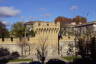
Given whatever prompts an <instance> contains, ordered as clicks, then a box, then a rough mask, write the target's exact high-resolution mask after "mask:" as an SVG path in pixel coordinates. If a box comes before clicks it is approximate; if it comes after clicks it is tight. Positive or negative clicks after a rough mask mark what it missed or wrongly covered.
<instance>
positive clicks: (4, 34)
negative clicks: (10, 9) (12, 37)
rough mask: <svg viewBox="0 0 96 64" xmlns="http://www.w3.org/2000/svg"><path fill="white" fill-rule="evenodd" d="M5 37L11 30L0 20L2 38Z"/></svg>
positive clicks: (0, 36) (0, 35)
mask: <svg viewBox="0 0 96 64" xmlns="http://www.w3.org/2000/svg"><path fill="white" fill-rule="evenodd" d="M4 37H9V32H8V30H7V28H6V25H5V24H3V23H2V22H1V21H0V38H2V40H4Z"/></svg>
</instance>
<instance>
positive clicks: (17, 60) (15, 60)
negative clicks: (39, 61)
mask: <svg viewBox="0 0 96 64" xmlns="http://www.w3.org/2000/svg"><path fill="white" fill-rule="evenodd" d="M31 61H32V59H14V60H9V62H31Z"/></svg>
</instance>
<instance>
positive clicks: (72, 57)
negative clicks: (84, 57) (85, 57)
mask: <svg viewBox="0 0 96 64" xmlns="http://www.w3.org/2000/svg"><path fill="white" fill-rule="evenodd" d="M63 58H64V60H66V61H69V62H71V61H73V60H74V59H76V58H81V57H80V56H65V57H63Z"/></svg>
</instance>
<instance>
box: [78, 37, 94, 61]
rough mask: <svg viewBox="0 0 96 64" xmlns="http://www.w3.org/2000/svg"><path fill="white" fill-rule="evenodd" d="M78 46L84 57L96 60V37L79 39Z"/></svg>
mask: <svg viewBox="0 0 96 64" xmlns="http://www.w3.org/2000/svg"><path fill="white" fill-rule="evenodd" d="M77 47H78V49H79V51H78V52H79V54H80V55H81V57H82V58H87V59H91V60H95V61H96V37H91V38H90V40H89V41H86V40H84V39H79V41H78V46H77Z"/></svg>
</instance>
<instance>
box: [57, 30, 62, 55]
mask: <svg viewBox="0 0 96 64" xmlns="http://www.w3.org/2000/svg"><path fill="white" fill-rule="evenodd" d="M61 38H62V35H61V32H60V31H59V33H58V55H59V54H60V42H59V41H60V39H61Z"/></svg>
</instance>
